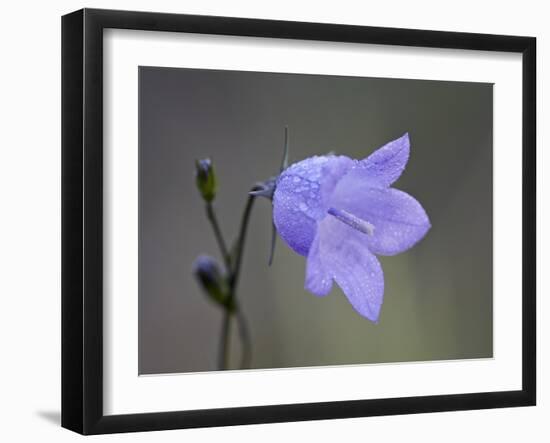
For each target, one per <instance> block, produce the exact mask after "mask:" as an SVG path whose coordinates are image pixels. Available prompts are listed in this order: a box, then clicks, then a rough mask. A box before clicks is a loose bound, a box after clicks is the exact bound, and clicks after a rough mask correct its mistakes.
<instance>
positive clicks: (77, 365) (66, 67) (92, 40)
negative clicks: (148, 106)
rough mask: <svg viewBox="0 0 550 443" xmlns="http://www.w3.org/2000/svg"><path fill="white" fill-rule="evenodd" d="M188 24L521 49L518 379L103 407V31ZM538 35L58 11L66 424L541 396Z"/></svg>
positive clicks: (148, 426) (96, 426) (256, 419)
mask: <svg viewBox="0 0 550 443" xmlns="http://www.w3.org/2000/svg"><path fill="white" fill-rule="evenodd" d="M107 28H119V29H134V30H148V31H172V32H192V33H199V34H217V35H227V36H251V37H270V38H281V39H302V40H318V41H331V42H354V43H370V44H378V45H398V46H417V47H431V48H455V49H470V50H480V51H502V52H511V53H520V54H522V65H523V80H522V82H523V85H522V88H523V97H522V128H523V134H522V137H523V138H522V150H523V190H522V191H523V203H522V204H523V214H522V219H523V232H522V239H523V258H522V259H523V269H522V272H523V274H522V278H523V293H522V325H523V326H522V389H521V390H517V391H505V392H479V393H467V394H466V393H465V394H456V395H435V396H420V397H404V398H391V399H370V400H357V401H333V402H323V403H307V404H279V405H269V406H261V407H236V408H227V409H208V410H190V411H177V412H160V413H142V414H131V415H104V413H103V406H102V405H103V342H102V327H103V318H102V315H103V298H102V282H103V280H102V279H103V275H102V272H103V271H102V270H103V182H102V179H103V166H102V164H103V163H102V162H103V147H102V139H103V110H102V109H103V87H102V85H103V30H104V29H107ZM535 67H536V39H535V38H533V37H516V36H503V35H485V34H471V33H456V32H440V31H423V30H411V29H390V28H378V27H364V26H348V25H336V24H318V23H299V22H288V21H274V20H256V19H243V18H228V17H209V16H196V15H179V14H164V13H149V12H127V11H110V10H97V9H83V10H79V11H76V12H73V13H71V14H68V15H65V16H63V18H62V426H63V427H65V428H68V429H71V430H73V431H76V432H79V433H81V434H104V433H115V432H132V431H151V430H162V429H178V428H193V427H210V426H228V425H239V424H254V423H273V422H284V421H300V420H319V419H331V418H347V417H362V416H379V415H390V414H411V413H424V412H435V411H455V410H466V409H485V408H501V407H513V406H529V405H535V403H536V353H535V351H536V275H535V273H536V270H535V269H536V266H535V264H536V142H535V140H536V137H535V133H536V119H535V113H536V101H535V100H536V97H535V95H536V89H535V85H536V68H535Z"/></svg>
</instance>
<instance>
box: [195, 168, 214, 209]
mask: <svg viewBox="0 0 550 443" xmlns="http://www.w3.org/2000/svg"><path fill="white" fill-rule="evenodd" d="M195 166H196V168H197V169H196V176H195V180H196V183H197V188H198V189H199V192H200V193H201V195H202V198H203V199H204V200H205V201H206V202H211V201H212V200H214V197H215V196H216V175H215V174H214V165H213V164H212V160H210V159H209V158H205V159H202V160H197V161H195Z"/></svg>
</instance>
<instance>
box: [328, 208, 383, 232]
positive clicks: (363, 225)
mask: <svg viewBox="0 0 550 443" xmlns="http://www.w3.org/2000/svg"><path fill="white" fill-rule="evenodd" d="M327 212H328V213H329V214H330V215H332V216H333V217H335V218H336V219H337V220H340V221H341V222H342V223H345V224H346V225H348V226H351V227H352V228H353V229H357V230H358V231H359V232H362V233H363V234H367V235H373V234H374V225H372V224H370V223H369V222H368V221H366V220H363V219H362V218H359V217H356V216H355V215H353V214H351V213H349V212H348V211H344V210H343V209H334V208H329V210H328V211H327Z"/></svg>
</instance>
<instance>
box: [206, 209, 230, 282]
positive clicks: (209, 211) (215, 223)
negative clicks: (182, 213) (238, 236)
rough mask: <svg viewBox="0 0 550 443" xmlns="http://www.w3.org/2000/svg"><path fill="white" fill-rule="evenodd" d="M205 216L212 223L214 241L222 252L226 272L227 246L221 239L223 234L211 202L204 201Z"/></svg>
mask: <svg viewBox="0 0 550 443" xmlns="http://www.w3.org/2000/svg"><path fill="white" fill-rule="evenodd" d="M206 216H207V217H208V220H209V221H210V224H211V225H212V230H213V231H214V236H215V237H216V241H217V242H218V247H219V248H220V253H221V254H222V257H223V261H224V263H225V266H226V267H227V270H228V272H229V271H230V269H229V266H230V257H229V252H228V251H227V246H225V241H224V239H223V234H222V231H221V229H220V225H219V223H218V218H217V217H216V213H215V212H214V207H213V206H212V203H211V202H207V203H206Z"/></svg>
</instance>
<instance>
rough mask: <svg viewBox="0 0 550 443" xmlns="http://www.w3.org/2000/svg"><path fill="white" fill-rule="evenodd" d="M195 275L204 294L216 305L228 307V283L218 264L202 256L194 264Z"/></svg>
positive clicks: (210, 258) (212, 259) (208, 257)
mask: <svg viewBox="0 0 550 443" xmlns="http://www.w3.org/2000/svg"><path fill="white" fill-rule="evenodd" d="M193 273H194V274H195V277H196V278H197V280H198V282H199V284H200V286H201V287H202V289H203V290H204V292H205V293H206V294H207V295H208V296H209V297H210V298H211V299H212V300H213V301H215V302H216V303H219V304H221V305H223V306H226V304H227V303H226V302H227V282H226V281H225V278H224V276H223V274H222V271H221V269H220V266H219V264H218V262H217V261H216V260H215V259H214V258H212V257H210V256H208V255H200V256H199V257H197V259H196V260H195V263H194V264H193Z"/></svg>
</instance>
